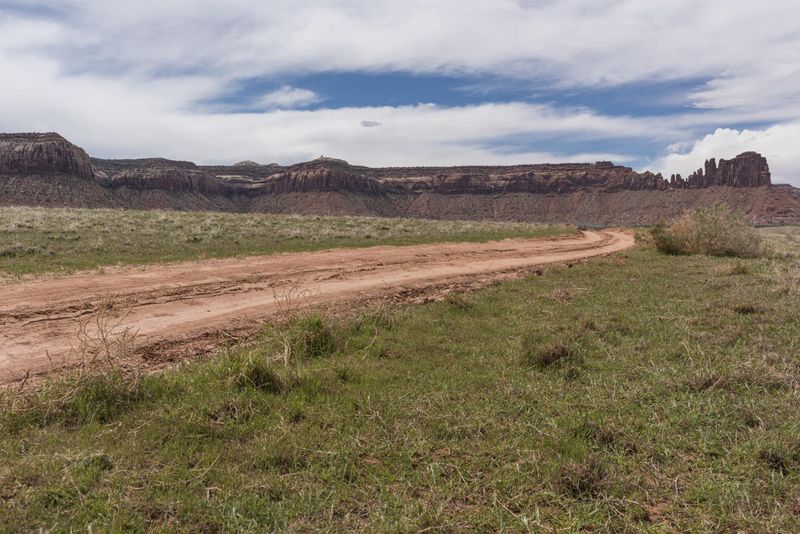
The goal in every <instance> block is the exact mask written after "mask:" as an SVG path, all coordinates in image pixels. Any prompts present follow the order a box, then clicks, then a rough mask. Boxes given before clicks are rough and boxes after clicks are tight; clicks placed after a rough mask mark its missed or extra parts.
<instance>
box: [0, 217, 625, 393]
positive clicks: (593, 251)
mask: <svg viewBox="0 0 800 534" xmlns="http://www.w3.org/2000/svg"><path fill="white" fill-rule="evenodd" d="M633 244H634V238H633V236H632V235H631V234H630V233H627V232H623V231H614V230H604V231H587V232H583V233H582V235H580V236H567V237H558V238H547V239H509V240H503V241H494V242H489V243H450V244H433V245H415V246H403V247H392V246H379V247H372V248H363V249H336V250H328V251H321V252H311V253H293V254H279V255H274V256H259V257H249V258H239V259H226V260H204V261H198V262H186V263H176V264H169V265H156V266H147V267H136V268H134V267H120V268H112V269H105V270H103V271H100V272H94V271H93V272H83V273H78V274H74V275H69V276H62V277H54V278H52V277H51V278H43V279H34V280H25V281H22V282H3V283H0V346H2V353H0V383H8V382H11V381H15V380H20V379H22V378H24V377H25V376H26V375H28V374H31V375H40V374H42V373H45V372H47V371H49V370H52V369H53V368H57V367H63V366H69V365H73V364H75V363H79V362H80V361H82V360H85V358H87V357H93V356H94V355H96V353H98V352H99V353H102V352H103V346H104V344H111V345H112V346H115V345H116V348H117V349H120V350H121V349H125V350H126V351H127V356H126V357H128V358H130V359H132V360H136V361H138V362H144V363H145V364H147V365H151V366H157V365H163V364H164V363H165V362H172V361H176V360H180V359H182V358H184V357H187V356H197V355H202V354H208V353H211V352H214V351H216V350H218V349H219V348H220V347H221V346H223V345H225V344H229V343H231V342H232V341H238V340H241V339H244V338H245V337H246V336H248V335H250V334H253V333H255V332H257V331H258V330H259V329H260V328H262V326H263V324H264V322H265V321H266V320H269V319H277V318H279V317H285V316H286V315H287V314H289V313H292V312H296V311H297V310H299V309H302V308H304V307H307V306H315V307H316V306H333V307H338V308H339V309H346V308H352V305H353V304H356V303H362V302H365V301H370V300H378V299H399V300H424V299H425V298H427V296H431V295H436V294H441V292H442V291H446V290H447V289H448V288H452V287H456V286H459V285H460V284H473V283H488V282H491V281H493V280H497V279H502V278H503V277H508V276H509V275H512V274H513V273H519V272H523V271H530V270H531V269H532V268H536V266H542V265H546V264H552V263H564V262H566V263H569V262H575V261H580V260H583V259H586V258H590V257H593V256H599V255H605V254H610V253H613V252H618V251H621V250H624V249H627V248H629V247H631V246H633ZM126 334H127V335H126ZM134 334H135V335H134ZM104 336H105V337H104ZM123 345H124V346H123Z"/></svg>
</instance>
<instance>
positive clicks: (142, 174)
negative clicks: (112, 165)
mask: <svg viewBox="0 0 800 534" xmlns="http://www.w3.org/2000/svg"><path fill="white" fill-rule="evenodd" d="M103 181H104V182H105V184H104V185H108V186H109V187H130V188H134V189H161V190H164V191H187V192H192V193H202V194H223V193H225V192H226V187H225V185H224V183H223V182H221V181H220V180H218V179H217V177H216V176H213V175H211V174H208V173H206V172H204V171H200V170H192V169H186V168H182V167H172V166H153V167H144V168H139V169H129V170H125V171H122V172H120V173H117V174H114V175H113V176H110V177H109V176H107V174H106V173H104V174H103Z"/></svg>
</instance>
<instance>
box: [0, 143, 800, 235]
mask: <svg viewBox="0 0 800 534" xmlns="http://www.w3.org/2000/svg"><path fill="white" fill-rule="evenodd" d="M715 201H724V202H728V203H729V204H731V205H732V206H734V207H736V208H739V209H741V210H743V211H745V212H746V213H747V214H748V216H750V218H751V219H752V220H753V221H755V222H758V223H761V224H800V191H798V190H797V189H795V188H792V187H788V186H772V185H771V178H770V173H769V166H768V164H767V161H766V159H765V158H763V157H762V156H761V155H759V154H757V153H755V152H745V153H744V154H740V155H739V156H737V157H736V158H734V159H731V160H720V161H719V164H717V162H716V160H714V159H710V160H708V161H707V162H706V164H705V167H704V169H701V170H699V171H698V172H696V173H694V174H692V175H691V176H690V177H689V178H688V179H686V180H684V179H683V178H681V177H680V176H679V175H673V176H672V177H671V179H670V180H665V179H664V178H663V177H662V176H661V175H660V174H653V173H650V172H636V171H634V170H633V169H631V168H629V167H623V166H618V165H614V164H613V163H611V162H608V161H600V162H597V163H594V164H589V163H566V164H538V165H514V166H463V167H405V168H400V167H394V168H368V167H361V166H355V165H350V164H349V163H347V162H346V161H343V160H338V159H334V158H319V159H317V160H314V161H309V162H305V163H300V164H297V165H291V166H288V167H283V166H280V165H276V164H269V165H262V164H258V163H255V162H251V161H246V162H240V163H239V164H235V165H230V166H198V165H195V164H194V163H192V162H188V161H174V160H167V159H162V158H148V159H138V160H137V159H127V160H104V159H91V160H90V159H89V158H88V156H87V155H86V153H85V152H84V151H83V150H81V149H80V148H78V147H76V146H74V145H72V144H70V143H69V142H67V141H66V140H65V139H63V138H62V137H60V136H58V135H57V134H6V135H0V205H12V204H24V205H42V206H82V207H127V208H136V209H181V210H194V209H202V210H225V211H267V212H279V213H305V214H335V215H346V214H358V215H380V216H410V217H426V218H450V219H474V218H487V219H506V220H508V219H512V220H531V221H545V222H556V221H558V222H569V223H576V224H590V225H591V224H598V225H608V224H628V225H637V224H653V223H655V222H658V221H659V220H660V219H664V218H670V217H673V216H677V215H679V214H680V213H681V212H682V211H683V210H684V209H686V208H691V207H696V206H700V205H707V204H710V203H713V202H715Z"/></svg>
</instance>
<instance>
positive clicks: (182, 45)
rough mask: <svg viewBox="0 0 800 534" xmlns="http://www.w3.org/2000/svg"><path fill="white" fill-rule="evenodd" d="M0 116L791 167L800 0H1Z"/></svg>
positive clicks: (453, 153) (150, 129)
mask: <svg viewBox="0 0 800 534" xmlns="http://www.w3.org/2000/svg"><path fill="white" fill-rule="evenodd" d="M0 81H2V83H1V84H0V131H3V132H22V131H56V132H59V133H61V134H62V135H64V136H65V137H66V138H67V139H69V140H70V141H72V142H73V143H75V144H77V145H79V146H82V147H83V148H85V149H86V150H87V151H88V152H89V153H90V154H91V155H93V156H98V157H118V158H122V157H126V158H127V157H150V156H161V157H168V158H173V159H184V160H191V161H195V162H197V163H205V164H217V163H233V162H236V161H241V160H254V161H258V162H262V163H268V162H277V163H282V164H288V163H296V162H299V161H305V160H309V159H313V158H315V157H318V156H320V155H325V156H330V157H337V158H342V159H346V160H348V161H349V162H351V163H354V164H360V165H370V166H408V165H456V164H516V163H544V162H567V161H581V162H594V161H598V160H612V161H614V162H616V163H618V164H623V165H628V166H631V167H633V168H635V169H637V170H651V171H654V172H662V173H663V174H665V175H666V176H669V175H670V174H672V173H681V174H683V175H684V176H685V175H687V174H689V173H690V172H691V171H692V170H694V169H697V168H699V167H701V166H702V164H703V162H704V160H705V159H706V158H708V157H716V158H718V159H719V158H726V159H727V158H732V157H734V156H736V155H737V154H739V153H741V152H744V151H747V150H756V151H758V152H761V153H762V154H764V155H765V156H766V157H767V158H768V160H769V163H770V167H771V170H772V173H773V182H776V183H792V184H794V185H797V186H800V142H799V141H800V89H798V88H800V3H798V1H797V0H760V1H759V2H755V1H753V0H438V1H437V0H428V1H421V0H402V1H398V0H337V1H335V2H332V1H327V2H326V1H317V0H262V1H256V0H250V1H245V0H225V1H221V0H137V1H135V2H134V1H117V0H49V1H43V0H0Z"/></svg>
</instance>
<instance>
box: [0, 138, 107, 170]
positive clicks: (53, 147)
mask: <svg viewBox="0 0 800 534" xmlns="http://www.w3.org/2000/svg"><path fill="white" fill-rule="evenodd" d="M47 173H62V174H69V175H72V176H77V177H79V178H92V177H93V176H94V173H93V171H92V164H91V162H90V161H89V156H88V155H87V154H86V152H84V151H83V149H82V148H79V147H77V146H75V145H73V144H72V143H70V142H69V141H67V140H66V139H64V138H63V137H61V136H60V135H58V134H55V133H43V134H0V174H17V175H19V174H47Z"/></svg>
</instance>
